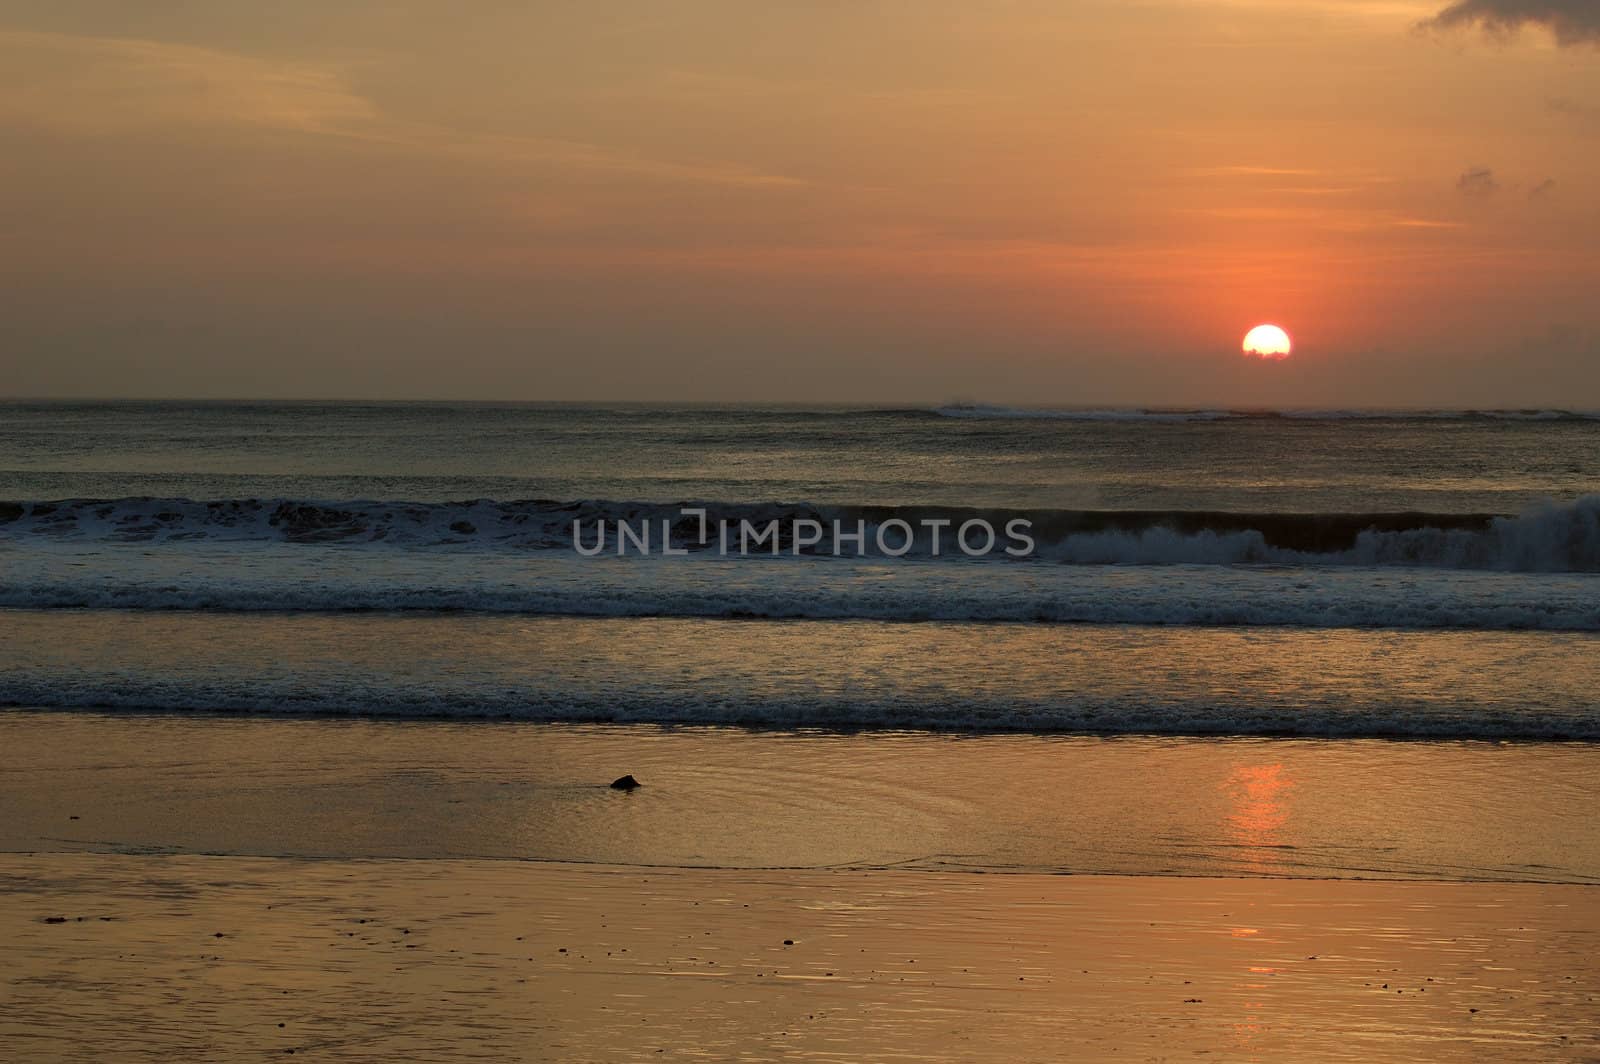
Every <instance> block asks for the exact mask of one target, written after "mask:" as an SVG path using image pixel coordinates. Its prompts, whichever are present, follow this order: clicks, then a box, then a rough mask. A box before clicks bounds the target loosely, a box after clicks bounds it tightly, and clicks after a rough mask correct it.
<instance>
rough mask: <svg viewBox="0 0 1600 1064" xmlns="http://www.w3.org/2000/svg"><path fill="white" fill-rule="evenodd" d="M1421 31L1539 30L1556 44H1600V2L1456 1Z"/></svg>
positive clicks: (1543, 0) (1586, 0)
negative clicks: (1476, 28) (1550, 35)
mask: <svg viewBox="0 0 1600 1064" xmlns="http://www.w3.org/2000/svg"><path fill="white" fill-rule="evenodd" d="M1421 26H1422V28H1423V29H1438V30H1450V29H1456V28H1459V27H1462V26H1479V27H1482V28H1483V29H1484V30H1485V31H1486V32H1489V33H1499V34H1506V33H1513V32H1515V31H1516V30H1519V29H1521V28H1522V27H1524V26H1542V27H1544V28H1545V29H1547V30H1549V31H1550V32H1551V33H1553V34H1554V35H1555V38H1556V43H1558V44H1564V45H1570V44H1583V43H1585V42H1590V43H1595V44H1600V2H1596V0H1456V2H1455V3H1453V4H1451V5H1450V6H1449V7H1446V8H1445V9H1444V10H1443V11H1440V12H1439V13H1438V14H1437V15H1435V16H1433V17H1432V18H1430V19H1426V20H1424V21H1423V22H1422V24H1421Z"/></svg>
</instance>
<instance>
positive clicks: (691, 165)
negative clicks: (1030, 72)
mask: <svg viewBox="0 0 1600 1064" xmlns="http://www.w3.org/2000/svg"><path fill="white" fill-rule="evenodd" d="M0 124H6V125H12V126H23V127H31V128H50V129H57V130H64V131H66V132H69V133H75V134H79V135H90V136H93V135H107V134H114V133H127V132H139V131H141V130H145V129H150V128H157V127H180V128H201V129H204V128H219V127H234V128H241V127H242V128H269V129H276V130H282V131H288V132H294V133H300V134H304V135H307V136H317V137H331V138H339V139H344V140H349V141H357V142H363V143H369V144H376V145H387V146H390V147H393V148H397V149H402V150H407V151H415V152H420V153H427V154H448V155H461V156H470V157H476V158H482V159H486V160H498V161H502V162H506V163H510V164H513V165H530V166H557V167H567V168H573V169H580V170H589V171H599V172H609V173H614V174H620V175H625V176H628V175H631V176H634V177H639V178H644V179H655V180H663V181H683V182H698V183H705V184H715V185H734V186H744V187H755V188H762V187H765V188H794V187H800V186H803V185H805V184H807V182H805V181H803V180H801V179H799V178H795V177H791V176H787V175H782V174H771V173H766V172H763V171H761V170H759V169H756V168H753V167H748V166H743V165H740V164H738V163H733V162H725V161H721V160H716V161H703V160H678V159H662V158H657V157H653V156H647V155H641V154H638V153H634V152H630V151H627V150H624V149H619V148H614V147H608V146H605V145H600V144H592V143H587V142H583V141H575V140H569V139H561V138H549V137H537V136H511V135H498V134H484V133H478V132H469V131H461V130H454V129H450V128H448V127H445V126H441V125H436V124H430V123H422V122H414V121H408V120H406V119H404V118H402V117H400V116H396V115H392V114H388V113H386V112H385V111H384V110H383V109H381V108H380V107H378V106H377V105H376V104H375V103H374V102H373V101H372V100H370V99H368V98H367V97H365V96H363V95H362V94H360V93H359V92H357V91H356V90H355V89H354V88H353V87H352V85H351V84H350V81H349V79H348V77H347V75H346V73H345V71H343V70H341V69H340V68H338V67H335V66H330V65H323V64H314V63H303V62H290V61H281V60H269V59H260V58H256V57H253V56H246V55H240V54H237V53H232V52H224V51H218V50H215V49H209V48H198V47H194V46H191V45H182V44H172V43H168V42H164V41H149V40H136V39H128V38H114V37H80V36H73V35H69V34H56V33H34V32H25V31H17V30H0Z"/></svg>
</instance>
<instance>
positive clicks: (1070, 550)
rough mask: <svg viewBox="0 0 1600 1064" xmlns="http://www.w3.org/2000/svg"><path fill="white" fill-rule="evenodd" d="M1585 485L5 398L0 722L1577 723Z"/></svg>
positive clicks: (1152, 440)
mask: <svg viewBox="0 0 1600 1064" xmlns="http://www.w3.org/2000/svg"><path fill="white" fill-rule="evenodd" d="M1597 486H1600V414H1596V413H1593V412H1582V411H1561V410H1528V411H1416V412H1383V411H1283V412H1271V411H1247V412H1240V411H1227V410H1192V411H1174V410H1156V411H1135V410H1026V409H1010V408H994V407H981V406H972V405H963V406H952V407H944V408H927V409H923V408H904V409H890V408H883V409H863V408H847V407H840V408H823V409H817V408H799V407H795V408H788V407H726V406H688V407H685V406H652V405H522V404H423V403H312V402H300V403H255V402H209V403H180V402H116V403H111V402H107V403H44V402H36V403H9V404H6V405H4V406H0V500H3V501H0V608H3V609H4V611H5V612H4V615H3V618H0V625H3V626H4V628H5V629H6V631H7V635H8V638H7V639H6V640H5V641H4V644H3V648H0V703H3V704H6V705H12V706H29V707H44V708H111V709H125V710H129V709H138V710H182V711H218V710H220V711H235V712H252V713H273V712H282V711H292V712H295V713H305V714H328V715H378V716H418V715H420V716H437V717H503V718H515V719H522V720H533V721H554V720H559V721H628V722H657V723H675V724H688V723H736V724H750V725H770V726H777V727H786V728H792V727H811V726H822V727H830V728H864V729H870V728H929V729H955V730H972V731H1015V732H1090V733H1095V734H1110V735H1117V734H1141V735H1151V734H1154V735H1162V734H1178V735H1186V734H1203V735H1245V736H1258V735H1264V736H1307V737H1318V736H1323V737H1331V736H1339V737H1404V738H1437V739H1537V740H1583V741H1592V740H1600V703H1597V699H1596V698H1595V696H1594V694H1593V692H1594V691H1595V690H1600V654H1597V653H1596V651H1597V649H1600V634H1597V633H1600V494H1595V493H1594V492H1595V491H1596V490H1597ZM686 510H687V511H690V514H689V516H684V512H685V511H686ZM702 515H703V516H702ZM1017 520H1021V521H1024V522H1026V527H1027V528H1028V530H1029V531H1028V533H1027V537H1028V540H1029V541H1030V542H1029V544H1028V546H1029V547H1030V549H1029V550H1028V551H1027V552H1026V553H1023V552H1020V551H1019V552H1017V553H1016V554H1012V553H1007V552H1006V551H1005V550H1004V549H1002V547H1003V546H1005V545H1007V544H1014V543H1018V542H1020V541H1019V540H1013V539H1009V538H1007V535H1006V531H1005V529H1006V528H1007V527H1009V526H1008V523H1009V522H1012V521H1017ZM772 521H778V522H779V533H778V536H777V537H776V538H770V539H768V540H766V541H764V542H758V543H755V544H754V545H753V546H752V545H751V544H750V543H748V542H747V543H746V544H745V548H746V549H744V550H743V551H742V552H741V550H740V549H739V540H738V537H737V530H738V528H739V526H740V522H748V523H749V526H750V527H751V528H752V529H764V527H765V526H766V524H767V523H769V522H772ZM797 521H804V522H815V524H814V526H810V527H815V528H817V529H821V530H825V531H826V532H827V533H828V534H827V535H824V536H823V538H822V540H821V542H819V543H816V544H812V543H806V542H801V543H797V542H796V538H797V537H796V535H795V534H794V533H793V532H792V531H791V529H792V528H793V527H795V525H794V523H795V522H797ZM971 521H979V522H982V523H983V524H984V525H987V526H988V527H990V528H992V529H994V530H995V531H996V534H997V535H998V536H999V539H998V540H997V541H996V543H995V544H994V547H993V549H991V550H989V551H988V552H987V553H982V554H979V555H977V556H971V555H969V553H968V552H966V551H964V550H962V549H958V548H959V546H960V543H959V542H958V541H957V540H956V539H954V535H955V533H956V531H957V530H959V529H960V528H961V527H962V526H963V525H965V524H966V523H967V522H971ZM663 522H665V525H663ZM702 522H704V524H705V526H706V528H708V529H714V528H715V527H716V525H717V524H718V523H719V522H727V523H728V525H729V527H731V528H733V529H734V530H735V533H736V534H735V535H734V536H733V538H732V542H731V544H730V543H728V542H727V540H728V537H727V535H726V534H724V537H723V538H724V543H722V544H719V543H718V542H717V541H716V536H715V533H714V532H711V533H705V534H703V533H702V530H701V529H700V525H701V524H702ZM927 522H933V524H927ZM619 524H627V525H628V526H629V527H630V529H636V530H639V532H642V533H643V534H644V535H646V536H649V535H654V537H655V538H654V540H653V541H652V543H651V544H650V549H649V550H648V551H646V550H641V549H640V547H641V543H640V540H639V538H638V536H637V535H636V536H635V537H634V538H633V539H632V540H623V539H622V537H620V536H619V535H618V532H617V527H618V525H619ZM606 529H609V533H607V532H606V531H605V530H606ZM839 529H843V530H847V531H846V540H845V541H844V543H843V546H842V547H841V546H840V544H839V543H838V542H837V541H835V540H834V539H833V537H832V535H831V533H832V532H833V531H836V530H839ZM884 529H889V531H888V533H887V534H885V535H880V534H879V533H880V532H882V531H883V530H884ZM907 529H909V530H911V532H912V533H913V535H912V536H911V537H907V536H905V534H904V533H905V531H906V530H907ZM930 530H932V531H931V532H930ZM849 531H858V532H860V533H861V539H860V540H859V541H853V540H850V539H849V538H848V534H849ZM980 531H981V530H980ZM664 533H665V537H666V543H665V544H664V543H663V534H664ZM935 534H937V535H938V536H942V537H943V542H942V549H941V550H940V551H939V553H938V554H937V555H935V554H934V553H933V547H934V543H933V540H934V538H935ZM575 535H576V539H575ZM606 535H608V536H609V538H605V539H602V538H601V537H602V536H606ZM802 538H810V537H809V536H802ZM971 539H972V541H973V542H976V543H977V544H978V545H983V542H982V541H983V535H981V534H975V535H974V536H973V537H971ZM674 544H675V549H674V551H673V553H665V552H664V551H663V549H662V548H663V546H664V545H674ZM579 547H582V548H584V551H582V552H580V550H579V549H576V548H579ZM619 547H620V549H621V550H622V551H624V553H622V554H620V555H619V553H618V549H619ZM587 552H595V553H593V556H588V553H587ZM307 647H315V648H317V652H316V653H310V652H307V650H306V648H307Z"/></svg>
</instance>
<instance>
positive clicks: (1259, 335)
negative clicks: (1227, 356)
mask: <svg viewBox="0 0 1600 1064" xmlns="http://www.w3.org/2000/svg"><path fill="white" fill-rule="evenodd" d="M1293 347H1294V345H1293V344H1291V343H1290V342H1289V334H1288V333H1286V332H1284V331H1283V330H1282V329H1280V328H1278V327H1277V326H1276V325H1257V326H1256V327H1255V328H1254V329H1251V330H1250V331H1249V332H1247V333H1245V336H1244V353H1245V354H1247V355H1251V356H1253V357H1255V358H1268V359H1280V358H1288V357H1289V352H1290V350H1292V349H1293Z"/></svg>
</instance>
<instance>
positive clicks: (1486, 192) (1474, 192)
mask: <svg viewBox="0 0 1600 1064" xmlns="http://www.w3.org/2000/svg"><path fill="white" fill-rule="evenodd" d="M1499 189H1500V183H1499V182H1498V181H1496V180H1495V179H1494V171H1493V170H1491V169H1489V168H1488V167H1487V166H1475V167H1473V168H1472V169H1470V170H1468V171H1466V172H1465V173H1463V174H1462V175H1461V176H1460V177H1458V178H1456V191H1457V192H1459V193H1461V194H1462V195H1463V196H1474V197H1477V198H1480V199H1481V198H1483V197H1486V196H1492V195H1494V194H1495V193H1496V192H1498V191H1499Z"/></svg>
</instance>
